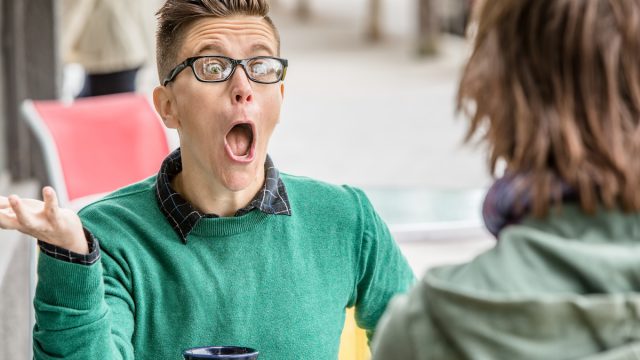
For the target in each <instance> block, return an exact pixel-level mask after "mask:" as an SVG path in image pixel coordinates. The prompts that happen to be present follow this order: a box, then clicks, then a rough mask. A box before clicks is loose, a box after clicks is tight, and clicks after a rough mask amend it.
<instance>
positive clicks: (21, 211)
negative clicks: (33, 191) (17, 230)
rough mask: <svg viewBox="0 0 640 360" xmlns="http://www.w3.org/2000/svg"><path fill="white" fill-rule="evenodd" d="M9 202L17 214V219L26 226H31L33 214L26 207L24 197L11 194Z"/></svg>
mask: <svg viewBox="0 0 640 360" xmlns="http://www.w3.org/2000/svg"><path fill="white" fill-rule="evenodd" d="M9 204H10V205H11V209H12V210H13V212H14V213H15V214H16V220H18V223H20V224H21V225H22V226H24V227H25V228H27V229H29V228H31V227H32V226H31V223H32V222H33V221H32V219H31V214H29V212H28V211H27V210H26V209H25V206H24V203H23V201H22V199H20V198H19V197H18V196H17V195H11V196H9Z"/></svg>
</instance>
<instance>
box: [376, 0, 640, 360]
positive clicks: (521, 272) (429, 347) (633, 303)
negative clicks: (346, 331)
mask: <svg viewBox="0 0 640 360" xmlns="http://www.w3.org/2000/svg"><path fill="white" fill-rule="evenodd" d="M479 11H480V13H479V18H478V22H477V33H476V38H475V44H474V48H473V53H472V55H471V57H470V59H469V61H468V64H467V66H466V68H465V71H464V73H463V76H462V80H461V84H460V88H459V94H458V104H459V105H458V106H459V108H461V109H463V110H464V111H466V112H467V115H468V116H469V117H470V119H471V127H470V130H469V133H468V139H469V138H472V137H474V135H480V136H481V137H482V138H483V139H484V141H485V142H486V143H487V144H488V149H489V156H490V159H491V166H492V171H493V172H494V173H496V165H497V164H498V163H502V164H504V165H505V168H506V170H505V173H504V174H503V175H501V177H500V178H499V179H498V180H497V181H496V182H495V183H494V185H493V186H492V187H491V188H490V189H489V191H488V194H487V196H486V199H485V202H484V206H483V214H484V219H485V223H486V225H487V228H488V229H489V230H490V231H491V232H492V233H493V234H494V235H495V236H496V239H497V242H496V245H495V247H494V248H492V249H490V250H488V251H486V252H485V253H483V254H481V255H479V256H478V257H476V258H475V259H473V260H472V261H470V262H468V263H465V264H459V265H449V266H444V267H438V268H434V269H432V270H430V271H428V272H427V273H426V275H425V276H424V277H423V278H422V280H421V281H419V282H418V284H417V285H416V287H415V288H414V289H413V290H412V291H411V292H410V293H409V294H408V295H407V296H401V297H399V298H398V299H397V300H394V301H393V302H392V303H391V305H390V306H389V309H388V312H387V313H385V315H384V316H383V318H382V320H380V325H379V330H378V331H377V332H376V336H375V338H374V340H373V345H372V351H373V359H375V360H384V359H424V360H426V359H429V360H435V359H447V360H451V359H545V360H546V359H590V360H623V359H624V360H626V359H629V360H630V359H640V332H639V331H638V329H639V328H640V165H639V162H638V159H639V158H640V61H639V59H640V1H638V0H588V1H584V0H535V1H530V0H492V1H486V5H485V6H483V7H481V8H480V9H479Z"/></svg>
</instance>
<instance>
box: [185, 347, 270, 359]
mask: <svg viewBox="0 0 640 360" xmlns="http://www.w3.org/2000/svg"><path fill="white" fill-rule="evenodd" d="M182 356H184V360H195V359H234V360H256V359H258V352H257V351H256V350H254V349H251V348H246V347H240V346H207V347H197V348H191V349H187V350H185V351H183V352H182Z"/></svg>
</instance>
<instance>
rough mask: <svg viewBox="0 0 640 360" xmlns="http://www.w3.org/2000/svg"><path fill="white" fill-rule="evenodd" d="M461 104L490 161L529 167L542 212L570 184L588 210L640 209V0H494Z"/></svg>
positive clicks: (510, 168) (481, 25) (484, 15)
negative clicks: (561, 186) (601, 207)
mask: <svg viewBox="0 0 640 360" xmlns="http://www.w3.org/2000/svg"><path fill="white" fill-rule="evenodd" d="M487 4H488V5H487V6H483V7H482V8H481V9H479V11H478V13H477V14H478V17H477V33H476V38H475V44H474V48H473V52H472V55H471V57H470V59H469V61H468V63H467V65H466V68H465V70H464V73H463V76H462V79H461V82H460V87H459V90H458V100H457V101H458V110H460V111H462V112H463V113H465V114H466V115H467V116H468V117H469V118H470V120H471V124H470V127H469V131H468V133H467V139H466V140H467V141H469V140H470V139H472V138H475V137H476V136H477V135H480V136H481V137H482V139H483V140H484V141H486V143H487V144H488V146H489V163H490V167H491V171H492V173H494V174H495V172H496V164H497V163H498V161H499V160H504V162H505V163H506V172H507V173H512V174H526V175H527V176H526V178H527V179H528V184H527V186H528V187H529V188H530V191H531V194H532V195H533V196H532V199H531V201H532V208H533V209H532V210H533V213H534V214H535V215H537V216H544V215H546V214H547V213H548V211H549V208H550V207H551V206H552V204H554V203H556V202H559V201H560V200H559V196H560V195H559V193H560V189H559V188H560V184H562V183H564V184H566V185H569V186H570V187H572V188H573V189H574V190H575V191H576V193H577V195H578V197H579V199H580V205H581V207H582V209H583V210H584V211H586V212H587V213H593V212H595V211H596V209H597V207H598V206H604V207H606V208H615V207H619V208H621V209H623V210H624V211H627V212H630V211H639V210H640V127H639V120H640V0H488V1H487Z"/></svg>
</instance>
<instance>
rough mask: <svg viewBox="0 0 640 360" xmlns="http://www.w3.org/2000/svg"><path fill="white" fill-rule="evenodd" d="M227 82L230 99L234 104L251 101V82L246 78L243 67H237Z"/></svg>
mask: <svg viewBox="0 0 640 360" xmlns="http://www.w3.org/2000/svg"><path fill="white" fill-rule="evenodd" d="M229 82H230V84H231V97H232V102H233V103H234V104H243V103H250V102H252V101H253V88H252V87H251V80H249V77H247V73H246V70H245V69H244V66H242V65H238V67H237V68H236V71H235V72H234V74H233V75H232V76H231V79H229Z"/></svg>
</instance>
